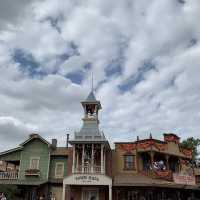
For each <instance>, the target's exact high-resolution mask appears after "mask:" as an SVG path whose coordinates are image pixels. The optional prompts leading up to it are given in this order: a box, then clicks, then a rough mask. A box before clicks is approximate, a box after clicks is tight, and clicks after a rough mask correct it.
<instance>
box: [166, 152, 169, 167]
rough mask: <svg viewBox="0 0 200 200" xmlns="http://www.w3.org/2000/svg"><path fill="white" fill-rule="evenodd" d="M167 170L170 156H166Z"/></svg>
mask: <svg viewBox="0 0 200 200" xmlns="http://www.w3.org/2000/svg"><path fill="white" fill-rule="evenodd" d="M166 161H167V162H166V168H167V170H169V155H166Z"/></svg>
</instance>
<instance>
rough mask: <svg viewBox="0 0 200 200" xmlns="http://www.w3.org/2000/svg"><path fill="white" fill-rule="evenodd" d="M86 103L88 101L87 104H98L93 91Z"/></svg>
mask: <svg viewBox="0 0 200 200" xmlns="http://www.w3.org/2000/svg"><path fill="white" fill-rule="evenodd" d="M85 101H87V102H97V100H96V97H95V95H94V92H93V91H91V92H90V94H89V95H88V97H87V98H86V100H85Z"/></svg>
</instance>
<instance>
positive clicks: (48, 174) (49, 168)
mask: <svg viewBox="0 0 200 200" xmlns="http://www.w3.org/2000/svg"><path fill="white" fill-rule="evenodd" d="M50 164H51V155H50V150H49V162H48V168H47V179H48V178H49V170H50Z"/></svg>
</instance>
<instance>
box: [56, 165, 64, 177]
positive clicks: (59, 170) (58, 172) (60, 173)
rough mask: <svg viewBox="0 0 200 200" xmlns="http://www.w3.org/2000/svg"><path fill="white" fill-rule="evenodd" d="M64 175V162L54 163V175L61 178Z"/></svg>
mask: <svg viewBox="0 0 200 200" xmlns="http://www.w3.org/2000/svg"><path fill="white" fill-rule="evenodd" d="M63 175H64V163H56V169H55V177H56V178H63Z"/></svg>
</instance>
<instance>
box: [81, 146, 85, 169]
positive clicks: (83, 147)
mask: <svg viewBox="0 0 200 200" xmlns="http://www.w3.org/2000/svg"><path fill="white" fill-rule="evenodd" d="M84 156H85V144H83V145H82V163H81V164H82V173H84Z"/></svg>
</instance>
